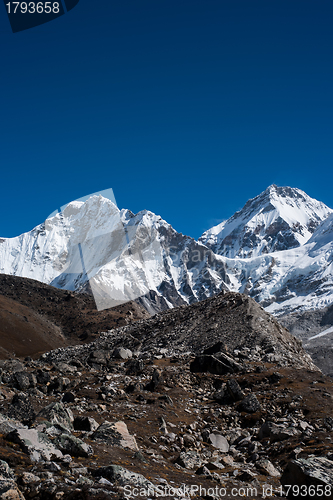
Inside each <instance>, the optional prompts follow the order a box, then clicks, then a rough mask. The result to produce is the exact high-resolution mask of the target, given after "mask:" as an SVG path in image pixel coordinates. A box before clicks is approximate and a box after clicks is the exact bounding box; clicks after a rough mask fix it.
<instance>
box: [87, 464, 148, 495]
mask: <svg viewBox="0 0 333 500" xmlns="http://www.w3.org/2000/svg"><path fill="white" fill-rule="evenodd" d="M91 472H92V475H93V476H95V477H104V478H105V479H107V480H109V481H112V482H118V483H119V484H120V485H121V486H126V485H127V484H131V485H133V486H142V487H145V488H149V489H151V491H153V490H154V488H155V486H154V484H153V483H151V482H150V481H149V480H148V479H146V478H145V477H144V476H142V474H137V473H136V472H132V471H129V470H127V469H125V468H124V467H121V466H120V465H109V466H107V467H100V468H99V469H96V470H93V471H91Z"/></svg>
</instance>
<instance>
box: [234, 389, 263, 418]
mask: <svg viewBox="0 0 333 500" xmlns="http://www.w3.org/2000/svg"><path fill="white" fill-rule="evenodd" d="M260 409H261V405H260V403H259V401H258V399H257V396H256V395H255V394H249V395H248V396H246V397H245V398H244V399H243V401H241V403H240V404H239V406H238V410H239V411H244V412H246V413H255V412H257V411H259V410H260Z"/></svg>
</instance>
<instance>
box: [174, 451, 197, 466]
mask: <svg viewBox="0 0 333 500" xmlns="http://www.w3.org/2000/svg"><path fill="white" fill-rule="evenodd" d="M175 463H176V464H178V465H180V466H181V467H184V468H185V469H198V467H201V465H202V464H203V460H202V458H201V457H200V455H199V453H198V452H197V451H194V450H191V451H182V452H181V454H180V455H179V457H178V458H177V460H176V462H175Z"/></svg>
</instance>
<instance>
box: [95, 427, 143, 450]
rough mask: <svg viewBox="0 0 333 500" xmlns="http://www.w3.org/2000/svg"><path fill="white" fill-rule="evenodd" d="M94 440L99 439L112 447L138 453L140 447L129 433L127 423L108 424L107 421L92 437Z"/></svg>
mask: <svg viewBox="0 0 333 500" xmlns="http://www.w3.org/2000/svg"><path fill="white" fill-rule="evenodd" d="M92 438H93V439H99V440H101V441H104V442H106V443H108V444H110V445H112V446H120V447H121V448H129V449H130V450H134V451H138V449H139V448H138V445H137V444H136V440H135V437H134V436H131V435H130V433H129V432H128V429H127V425H126V424H125V422H121V421H119V422H114V423H111V422H108V421H105V422H103V424H101V425H100V426H99V427H98V429H97V430H96V431H95V432H94V434H93V435H92Z"/></svg>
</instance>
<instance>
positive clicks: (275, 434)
mask: <svg viewBox="0 0 333 500" xmlns="http://www.w3.org/2000/svg"><path fill="white" fill-rule="evenodd" d="M299 434H301V432H300V431H299V430H297V429H295V428H294V427H288V428H287V427H284V426H282V425H278V424H275V423H274V422H265V423H264V424H263V425H262V426H261V427H260V430H259V434H258V439H260V440H261V439H264V438H267V437H268V438H270V440H271V442H272V443H275V442H277V441H284V440H285V439H288V438H290V437H293V436H297V435H299Z"/></svg>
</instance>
